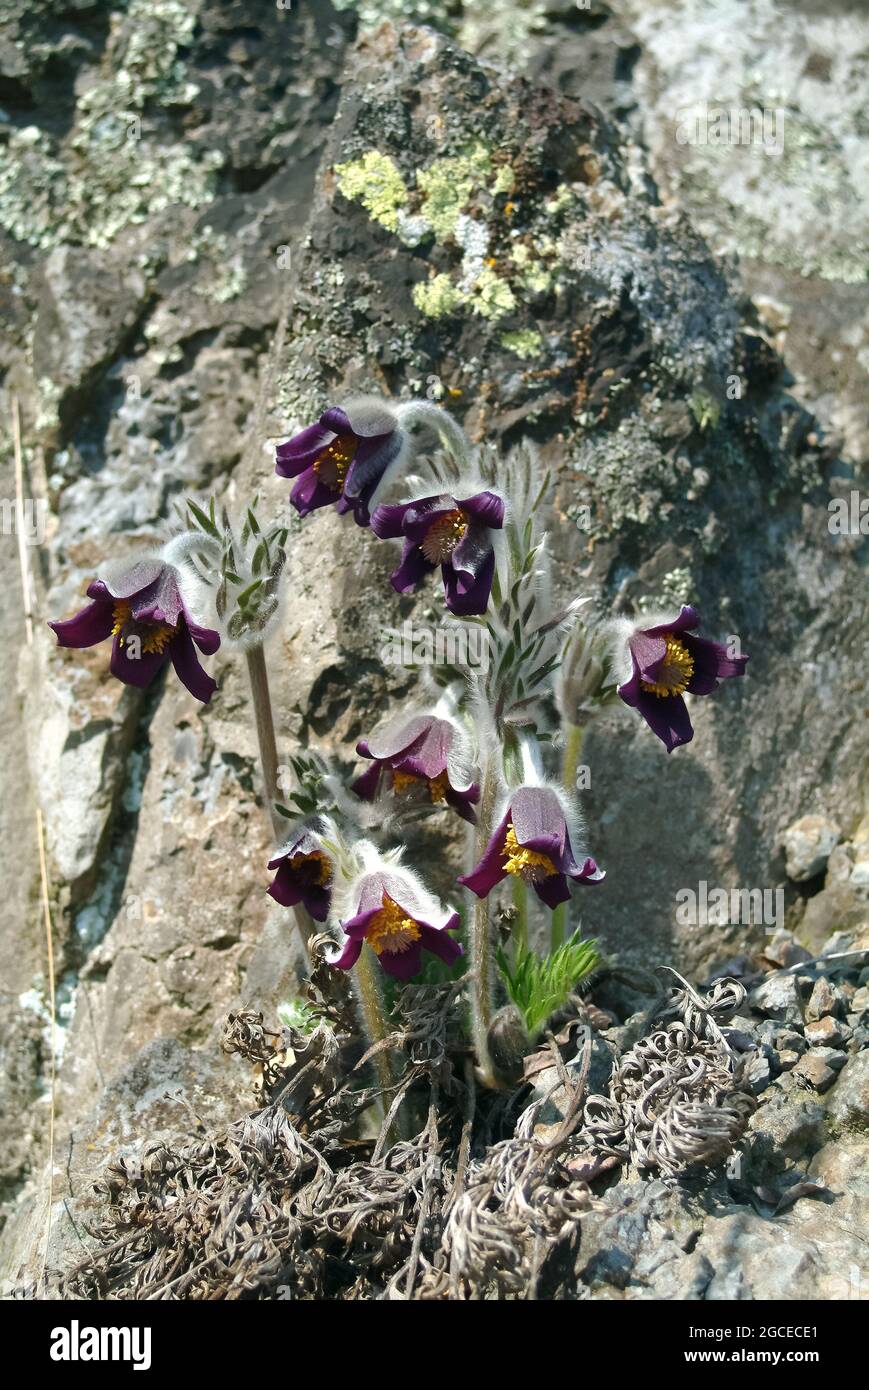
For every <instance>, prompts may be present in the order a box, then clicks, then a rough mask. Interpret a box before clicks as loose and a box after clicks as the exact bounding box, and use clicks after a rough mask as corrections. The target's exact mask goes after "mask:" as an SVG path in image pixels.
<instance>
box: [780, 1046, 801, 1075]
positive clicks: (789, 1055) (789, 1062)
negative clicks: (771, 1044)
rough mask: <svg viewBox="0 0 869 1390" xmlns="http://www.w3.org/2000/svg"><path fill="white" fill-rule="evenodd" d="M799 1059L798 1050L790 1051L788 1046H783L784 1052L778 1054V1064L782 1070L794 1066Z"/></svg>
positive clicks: (787, 1069)
mask: <svg viewBox="0 0 869 1390" xmlns="http://www.w3.org/2000/svg"><path fill="white" fill-rule="evenodd" d="M799 1060H800V1054H799V1053H798V1052H792V1051H791V1050H790V1049H789V1048H785V1050H784V1052H780V1053H779V1054H778V1064H779V1066H780V1067H781V1069H782V1071H790V1070H791V1069H792V1068H793V1067H795V1066H796V1064H797V1062H798V1061H799Z"/></svg>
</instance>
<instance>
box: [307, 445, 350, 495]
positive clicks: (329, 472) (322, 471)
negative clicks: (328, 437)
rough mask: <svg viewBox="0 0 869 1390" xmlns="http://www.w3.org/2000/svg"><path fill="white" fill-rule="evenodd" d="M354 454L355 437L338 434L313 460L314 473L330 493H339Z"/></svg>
mask: <svg viewBox="0 0 869 1390" xmlns="http://www.w3.org/2000/svg"><path fill="white" fill-rule="evenodd" d="M355 453H356V436H355V435H353V434H339V435H336V437H335V438H334V439H333V440H332V443H331V444H329V445H327V446H326V448H325V449H324V450H323V451H322V453H320V454H318V455H317V457H316V458H315V459H314V472H315V473H316V474H317V477H318V478H319V479H320V482H321V483H323V484H324V485H325V486H326V487H327V488H329V490H330V491H331V492H341V491H342V490H343V488H344V480H345V478H346V477H347V469H348V468H349V467H350V465H351V463H352V462H353V456H354V454H355Z"/></svg>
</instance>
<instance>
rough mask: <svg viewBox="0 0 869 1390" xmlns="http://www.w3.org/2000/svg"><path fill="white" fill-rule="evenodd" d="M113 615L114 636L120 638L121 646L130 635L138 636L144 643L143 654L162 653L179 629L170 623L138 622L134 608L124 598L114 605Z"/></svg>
mask: <svg viewBox="0 0 869 1390" xmlns="http://www.w3.org/2000/svg"><path fill="white" fill-rule="evenodd" d="M112 617H113V619H114V622H113V623H112V636H113V637H119V638H120V642H121V646H123V645H124V643H125V642H126V641H127V640H128V639H129V638H130V637H133V636H135V637H138V638H139V640H140V641H141V643H142V655H143V656H152V655H158V656H160V655H162V653H163V652H164V651H165V649H166V644H167V642H171V640H172V638H173V637H174V636H175V633H176V632H177V631H178V629H177V628H174V627H171V626H170V625H169V623H137V622H136V620H135V619H134V617H133V610H132V608H131V607H130V605H129V604H128V603H125V602H124V600H123V599H119V600H118V602H117V603H116V604H115V605H114V608H113V609H112ZM128 628H132V629H133V631H132V632H128V631H127V629H128Z"/></svg>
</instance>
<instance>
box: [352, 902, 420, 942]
mask: <svg viewBox="0 0 869 1390" xmlns="http://www.w3.org/2000/svg"><path fill="white" fill-rule="evenodd" d="M421 935H422V932H421V931H420V929H419V925H418V924H417V923H416V922H415V921H414V920H413V918H412V917H408V916H407V914H406V913H405V911H404V908H401V907H399V906H398V903H396V902H393V901H392V898H390V896H389V894H388V893H384V895H383V906H382V907H381V909H380V911H379V912H377V913H375V914H374V916H373V917H372V919H371V921H370V923H369V924H368V929H367V931H366V933H365V940H366V941H367V942H368V944H369V946H371V948H372V950H374V951H376V952H377V954H378V955H382V954H383V952H384V951H386V952H387V954H388V955H396V954H401V953H402V952H403V951H406V950H408V949H409V947H411V946H412V945H413V943H414V941H419V938H420V936H421Z"/></svg>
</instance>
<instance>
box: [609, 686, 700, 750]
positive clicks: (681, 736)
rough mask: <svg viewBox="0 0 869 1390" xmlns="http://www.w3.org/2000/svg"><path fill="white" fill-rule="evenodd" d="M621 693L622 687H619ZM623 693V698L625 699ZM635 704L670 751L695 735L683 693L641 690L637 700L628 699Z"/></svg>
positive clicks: (629, 702)
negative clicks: (656, 693)
mask: <svg viewBox="0 0 869 1390" xmlns="http://www.w3.org/2000/svg"><path fill="white" fill-rule="evenodd" d="M619 694H620V695H621V689H619ZM624 698H625V697H624V695H622V699H624ZM626 703H627V704H633V707H634V709H636V710H637V711H638V712H639V713H640V714H641V715H642V716H643V718H644V719H645V721H646V723H647V724H648V726H649V728H650V729H651V730H652V733H653V734H656V735H657V737H658V738H659V739H660V740H661V742H662V743H663V744H664V747H665V748H666V749H667V752H668V753H672V752H673V749H674V748H680V747H681V746H682V744H684V743H690V742H691V740H692V738H693V737H694V730H693V728H692V727H691V717H690V715H689V713H688V706H687V705H686V704H685V701H684V700H683V699H682V696H681V695H663V696H660V697H658V696H657V695H653V694H651V692H650V691H647V690H640V691H639V693H638V694H637V698H636V700H635V701H630V700H629V701H626Z"/></svg>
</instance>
